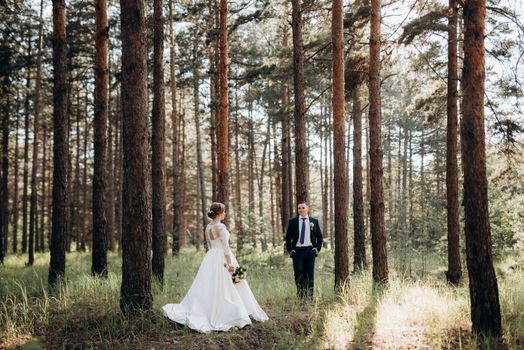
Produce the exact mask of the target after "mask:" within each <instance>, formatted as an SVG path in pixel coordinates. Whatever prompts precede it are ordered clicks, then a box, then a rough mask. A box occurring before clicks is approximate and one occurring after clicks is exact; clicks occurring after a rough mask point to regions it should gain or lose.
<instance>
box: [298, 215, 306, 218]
mask: <svg viewBox="0 0 524 350" xmlns="http://www.w3.org/2000/svg"><path fill="white" fill-rule="evenodd" d="M298 218H299V219H309V215H306V216H300V215H299V216H298Z"/></svg>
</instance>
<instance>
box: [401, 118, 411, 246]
mask: <svg viewBox="0 0 524 350" xmlns="http://www.w3.org/2000/svg"><path fill="white" fill-rule="evenodd" d="M403 124H404V126H403V129H404V136H403V137H404V151H403V153H402V190H401V191H400V198H401V200H400V223H401V226H400V227H401V230H400V232H401V236H400V239H401V241H402V242H404V244H408V239H407V238H408V235H407V232H406V228H407V192H408V188H407V186H408V135H409V126H408V121H407V118H406V119H405V120H404V122H403Z"/></svg>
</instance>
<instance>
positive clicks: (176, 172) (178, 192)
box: [169, 0, 185, 255]
mask: <svg viewBox="0 0 524 350" xmlns="http://www.w3.org/2000/svg"><path fill="white" fill-rule="evenodd" d="M169 77H170V83H171V106H172V110H171V128H172V135H173V254H174V255H176V254H178V252H179V251H180V248H181V247H183V246H184V245H185V233H184V232H182V231H181V227H182V219H183V215H184V210H183V206H184V203H183V201H182V196H183V184H182V182H181V180H182V179H181V171H182V169H181V168H180V138H179V132H180V131H179V128H178V124H179V122H180V121H179V118H178V114H177V112H178V111H177V105H176V103H177V99H176V91H177V89H176V71H175V33H174V30H173V0H169Z"/></svg>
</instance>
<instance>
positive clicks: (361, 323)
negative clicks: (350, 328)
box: [350, 283, 385, 349]
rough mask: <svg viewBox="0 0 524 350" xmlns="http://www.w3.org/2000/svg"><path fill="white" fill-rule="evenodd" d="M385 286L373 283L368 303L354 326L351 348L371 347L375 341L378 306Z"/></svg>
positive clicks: (358, 315)
mask: <svg viewBox="0 0 524 350" xmlns="http://www.w3.org/2000/svg"><path fill="white" fill-rule="evenodd" d="M384 291H385V287H384V286H382V285H379V284H376V283H373V286H372V290H371V293H370V296H369V302H368V305H367V306H366V307H365V308H364V310H362V311H361V312H359V313H358V314H357V322H356V325H355V328H354V336H353V342H352V344H351V345H350V349H363V348H369V347H370V346H371V345H372V343H373V336H374V335H375V332H376V327H377V308H378V303H379V301H380V299H381V298H382V295H383V294H384Z"/></svg>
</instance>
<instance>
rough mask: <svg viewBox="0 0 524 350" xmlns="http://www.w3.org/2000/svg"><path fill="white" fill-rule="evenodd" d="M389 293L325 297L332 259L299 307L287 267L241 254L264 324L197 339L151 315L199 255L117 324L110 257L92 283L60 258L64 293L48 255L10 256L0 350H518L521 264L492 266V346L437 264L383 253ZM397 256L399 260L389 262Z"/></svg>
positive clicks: (87, 261) (171, 262)
mask: <svg viewBox="0 0 524 350" xmlns="http://www.w3.org/2000/svg"><path fill="white" fill-rule="evenodd" d="M390 255H391V256H390V283H389V285H388V286H387V287H386V288H384V289H381V290H378V289H377V288H375V289H373V287H372V283H371V276H370V273H369V272H365V273H361V274H356V275H353V276H352V278H351V282H350V287H349V288H348V289H347V290H345V291H343V293H342V294H339V295H335V293H334V290H333V255H332V252H330V251H323V252H322V253H321V256H320V258H319V259H318V260H317V267H316V281H315V284H316V290H315V295H316V297H315V300H314V301H313V302H312V303H310V304H308V305H303V304H302V303H299V302H297V300H296V297H295V287H294V283H293V277H292V275H293V274H292V267H291V261H290V260H289V259H288V258H285V257H284V256H282V254H281V253H280V251H272V252H268V253H252V254H248V255H244V256H239V257H238V258H239V260H240V261H241V263H242V264H243V265H247V266H248V267H249V271H248V277H247V278H248V280H249V283H250V286H251V288H252V290H253V292H254V294H255V296H256V297H257V299H258V301H259V303H260V304H261V306H262V308H263V309H264V310H265V311H266V312H267V314H268V315H269V317H270V320H269V321H268V322H264V323H257V322H255V323H254V324H253V325H251V326H248V327H246V328H244V329H240V330H235V331H231V332H215V333H211V334H199V333H196V332H193V331H191V330H189V329H188V328H186V327H182V326H179V325H177V324H174V323H172V322H170V321H169V320H168V319H166V318H165V317H164V316H163V315H162V313H161V312H160V307H161V306H162V305H164V304H166V303H176V302H180V300H181V299H182V297H183V296H184V294H185V292H186V291H187V290H188V288H189V286H190V285H191V282H192V279H193V277H194V275H195V273H196V270H197V269H198V266H199V263H200V261H201V259H202V256H203V252H201V251H200V252H196V251H195V250H194V249H187V250H184V251H183V252H182V253H181V254H180V255H179V256H178V257H171V256H169V257H167V258H166V277H165V278H166V282H165V286H164V288H163V290H162V289H161V288H160V287H159V286H158V285H155V286H154V308H153V310H152V311H149V312H147V313H144V314H141V315H138V316H135V317H132V318H126V317H124V316H123V314H122V313H121V312H120V311H119V294H120V293H119V292H120V273H119V272H120V269H121V265H120V264H121V258H120V257H119V256H118V254H114V253H110V255H109V269H110V272H109V276H108V278H107V279H105V280H103V279H96V278H92V277H91V276H90V272H89V271H90V266H91V256H90V255H89V254H88V253H71V254H68V256H67V268H66V277H67V283H66V284H64V285H62V286H61V288H58V289H56V290H52V291H50V290H49V289H48V288H47V283H46V281H47V272H48V262H49V255H48V254H38V255H37V256H36V261H35V264H34V266H32V267H27V266H25V257H21V256H8V257H7V258H6V260H5V264H4V265H3V266H0V348H8V349H9V348H21V349H40V348H46V349H108V348H121V349H365V348H368V349H477V348H494V349H519V348H524V267H523V265H522V258H515V257H512V258H511V257H506V258H505V259H503V261H499V262H498V263H497V272H498V282H499V292H500V300H501V307H502V313H503V315H502V319H503V327H504V337H503V339H502V340H500V341H499V342H497V343H495V342H493V341H492V340H490V339H479V338H477V337H475V336H473V335H472V334H471V331H470V328H471V324H470V318H469V317H470V316H469V315H470V314H469V292H468V289H467V282H465V281H464V282H463V283H462V284H461V285H460V286H458V287H452V286H448V285H447V284H446V282H445V276H444V270H445V265H444V261H443V260H442V259H440V260H439V259H437V258H436V257H434V258H431V257H429V256H427V255H426V256H421V257H418V258H417V257H411V258H409V259H406V258H404V259H401V258H399V257H396V258H395V256H394V254H390ZM398 256H401V255H398Z"/></svg>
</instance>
